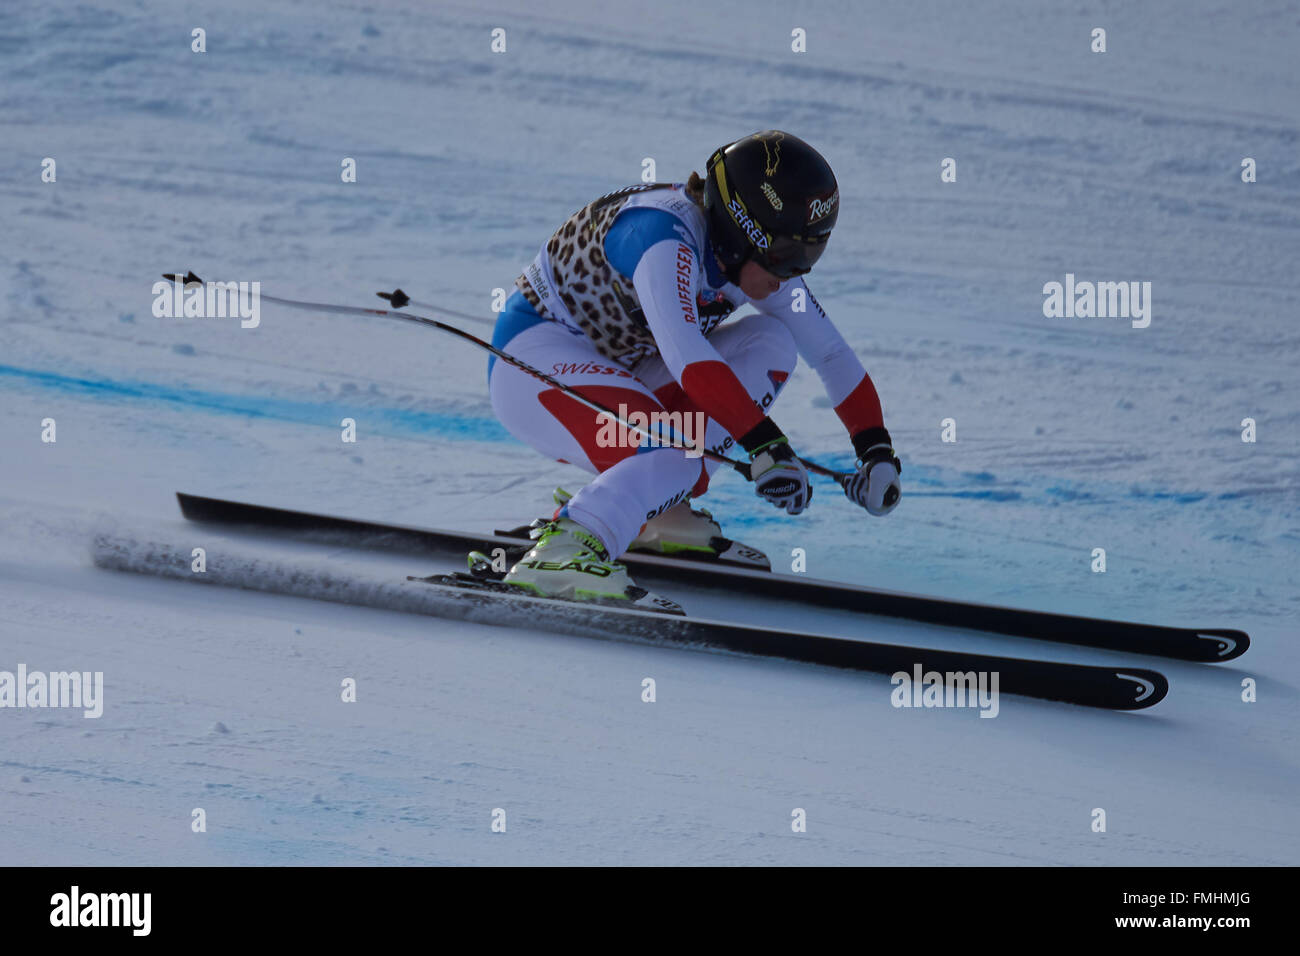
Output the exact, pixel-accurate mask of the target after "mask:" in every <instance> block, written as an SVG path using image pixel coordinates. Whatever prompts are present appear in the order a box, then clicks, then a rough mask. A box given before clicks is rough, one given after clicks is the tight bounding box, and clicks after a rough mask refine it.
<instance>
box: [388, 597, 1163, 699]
mask: <svg viewBox="0 0 1300 956" xmlns="http://www.w3.org/2000/svg"><path fill="white" fill-rule="evenodd" d="M407 580H408V581H412V582H416V583H419V584H423V585H426V586H429V587H432V588H436V589H438V590H439V591H443V592H451V593H463V594H465V595H467V596H468V598H469V600H471V601H473V602H475V603H476V604H478V606H479V607H480V609H488V608H491V609H492V610H493V611H494V612H496V617H495V619H494V620H490V621H489V620H486V619H485V618H483V617H482V616H480V617H479V618H478V620H479V621H481V622H483V623H500V624H504V625H507V626H512V627H521V626H526V627H533V628H540V629H542V630H551V631H558V632H559V633H564V634H571V633H573V627H574V616H575V614H576V615H581V617H582V618H583V623H584V627H585V628H586V629H588V630H590V629H593V628H594V629H596V630H598V631H600V632H602V633H601V634H600V636H605V637H607V636H608V635H610V634H617V635H621V636H623V637H626V638H632V639H636V640H639V641H650V642H653V643H668V644H679V645H690V646H695V647H701V648H708V649H711V650H720V651H731V652H734V653H740V654H749V655H754V656H759V657H777V658H782V659H784V660H791V661H800V662H803V663H808V664H821V665H825V666H829V667H838V668H844V669H848V670H858V671H869V672H874V673H878V674H889V675H898V674H906V675H907V677H908V680H909V681H914V675H922V679H924V677H925V676H927V675H936V677H934V678H930V679H931V680H932V681H933V686H935V687H936V688H937V689H938V693H939V694H940V695H942V693H943V692H944V690H945V688H947V687H948V686H949V685H951V684H954V683H955V682H962V683H963V686H969V687H973V686H974V682H975V681H976V680H977V675H979V674H984V675H993V674H996V675H997V681H998V683H997V687H998V692H999V693H1007V694H1016V695H1019V696H1021V697H1039V698H1043V699H1045V700H1055V701H1062V702H1065V703H1070V704H1079V705H1082V706H1085V707H1104V708H1109V709H1112V710H1140V709H1142V708H1146V707H1150V706H1152V705H1153V704H1157V703H1159V702H1160V701H1161V700H1163V699H1164V697H1165V695H1166V694H1167V693H1168V692H1169V682H1168V681H1167V680H1166V679H1165V677H1164V675H1163V674H1160V673H1158V672H1157V671H1153V670H1146V669H1145V668H1136V667H1119V668H1114V667H1096V666H1091V665H1084V664H1062V663H1057V662H1053V661H1036V660H1025V659H1022V658H1013V657H996V656H992V655H987V654H969V653H966V652H964V651H941V650H933V649H930V648H924V647H909V646H906V645H902V644H881V643H872V642H867V641H854V640H848V639H846V638H839V637H829V636H827V635H824V634H811V633H799V632H797V631H782V630H777V629H775V628H768V627H759V626H756V625H752V624H733V623H729V622H724V621H713V620H707V619H704V618H693V617H689V616H686V617H682V616H678V615H676V614H672V613H668V614H665V613H663V612H656V611H653V610H639V609H633V608H618V607H611V606H609V605H607V604H598V603H594V602H588V601H561V600H556V599H554V598H541V597H535V596H533V595H529V594H526V593H524V592H521V591H520V590H519V589H518V588H513V587H511V586H510V585H508V584H501V583H500V582H499V581H495V580H492V579H490V578H483V577H477V576H475V575H470V574H435V575H431V576H429V577H423V578H418V577H408V578H407Z"/></svg>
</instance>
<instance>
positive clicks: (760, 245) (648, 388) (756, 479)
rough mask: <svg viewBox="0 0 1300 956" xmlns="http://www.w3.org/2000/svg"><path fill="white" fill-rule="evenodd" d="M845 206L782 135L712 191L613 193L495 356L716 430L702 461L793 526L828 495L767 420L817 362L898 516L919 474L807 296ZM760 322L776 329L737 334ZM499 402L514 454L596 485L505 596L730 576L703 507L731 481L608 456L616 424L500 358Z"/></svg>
mask: <svg viewBox="0 0 1300 956" xmlns="http://www.w3.org/2000/svg"><path fill="white" fill-rule="evenodd" d="M839 198H840V197H839V187H838V184H837V183H836V181H835V176H834V174H833V173H832V172H831V168H830V166H829V164H827V162H826V160H825V159H824V158H823V157H822V156H821V155H820V154H819V153H818V152H817V151H816V150H815V149H813V148H812V147H811V146H809V145H808V144H807V143H805V142H804V141H803V140H801V139H798V138H797V137H795V136H792V135H790V134H789V133H783V132H780V131H779V130H767V131H764V132H760V133H755V134H753V135H751V136H747V137H745V138H743V139H740V140H737V141H735V142H733V143H730V144H729V145H727V146H724V147H722V148H721V149H718V150H717V151H715V152H714V153H713V155H712V157H711V158H710V159H709V162H708V166H707V169H706V173H705V177H704V178H703V179H702V178H701V177H700V176H699V175H698V174H697V173H691V175H690V179H689V181H688V182H687V183H686V184H684V185H683V184H652V185H644V186H632V187H629V188H627V189H622V190H619V191H617V192H613V193H610V194H608V195H606V196H603V197H601V198H600V199H597V200H595V201H594V202H592V203H589V204H588V205H586V206H584V207H583V208H582V209H580V210H579V211H578V212H576V213H574V214H573V215H572V216H570V217H569V218H568V219H567V220H565V222H564V224H563V225H561V226H560V228H559V229H558V230H557V231H556V232H555V234H554V235H552V236H551V238H550V240H549V241H548V242H547V243H546V244H545V245H544V246H543V247H542V249H541V250H540V251H539V252H538V254H537V257H536V258H535V259H534V260H533V262H532V264H531V265H530V266H528V268H527V269H525V271H524V272H523V274H522V275H521V276H520V277H519V278H518V279H517V280H516V281H515V285H516V287H517V288H516V289H515V291H514V292H513V293H512V294H511V296H510V298H509V299H508V300H507V301H506V305H505V309H504V311H503V312H502V313H501V315H500V317H499V319H498V320H497V323H496V328H495V331H494V335H493V339H492V344H493V345H495V346H497V347H498V348H500V349H504V350H507V351H509V352H510V353H512V354H513V355H515V356H516V357H518V358H520V359H522V360H523V361H524V362H526V363H527V364H529V365H531V366H533V367H534V368H539V369H542V370H543V371H546V372H548V373H549V374H550V375H552V376H553V377H555V378H556V379H557V380H559V381H561V382H563V383H564V384H565V385H567V386H569V387H571V388H573V389H575V390H576V391H577V392H579V393H580V394H582V395H584V396H585V397H586V398H588V399H591V400H594V401H597V402H599V403H601V404H602V405H604V406H605V407H607V408H611V409H617V410H619V411H620V413H621V414H622V415H623V416H624V418H626V416H627V415H629V414H631V413H635V412H640V413H643V414H645V415H646V416H647V418H649V419H650V420H655V421H662V420H663V416H664V413H668V412H675V413H681V414H682V415H693V414H695V413H703V415H704V416H707V430H706V432H705V434H704V435H703V436H697V437H696V441H697V442H698V441H700V440H701V437H702V440H703V444H704V446H705V447H707V448H708V449H710V450H711V451H715V452H719V453H726V452H728V451H729V450H730V449H732V448H733V447H734V446H737V445H738V446H739V447H740V448H741V449H743V450H744V452H745V453H746V454H747V455H748V457H749V462H750V469H751V477H752V481H753V484H754V490H755V492H756V493H757V494H758V496H759V497H761V498H765V499H766V500H767V501H768V502H770V503H771V504H773V505H775V506H776V507H778V508H783V509H784V510H785V511H787V512H788V513H789V514H791V515H797V514H799V513H801V512H802V511H804V509H805V508H807V507H808V505H809V502H810V501H811V500H812V491H813V489H812V485H811V484H810V482H809V479H808V473H807V471H806V470H805V468H804V466H803V464H802V463H801V462H800V461H799V459H798V458H797V457H796V455H795V452H794V450H793V449H792V448H791V446H790V442H789V440H788V439H787V437H786V436H785V434H784V433H783V432H782V431H781V429H780V428H778V427H777V425H776V424H775V423H774V422H773V421H772V419H771V418H769V417H768V414H767V413H768V410H769V409H770V407H771V406H772V404H773V402H775V400H776V399H777V397H778V396H779V395H780V393H781V390H782V388H783V386H784V385H785V383H786V381H787V380H788V378H789V376H790V373H791V372H792V371H793V370H794V367H795V363H796V361H797V357H798V356H799V355H802V356H803V357H804V359H805V360H806V361H807V362H808V363H809V364H810V365H812V367H813V368H814V369H815V370H816V371H817V373H818V374H819V376H820V377H821V379H822V383H823V385H824V386H825V388H826V392H827V394H828V396H829V397H830V401H831V404H832V405H833V406H834V408H835V412H836V414H837V415H838V416H839V418H840V420H841V421H842V422H843V423H844V426H845V427H846V428H847V429H848V432H849V436H850V439H851V441H852V444H853V448H854V451H855V452H856V456H857V474H856V475H855V476H854V477H853V478H852V479H850V480H848V481H846V482H844V491H845V494H846V495H847V496H848V498H849V500H851V501H853V502H854V503H856V504H858V505H860V506H862V507H863V508H865V509H866V510H867V511H868V512H869V513H870V514H873V515H884V514H888V513H889V512H890V511H892V510H893V509H894V507H896V506H897V504H898V500H899V495H900V494H901V486H900V483H899V471H900V470H901V465H900V463H899V461H898V458H897V456H896V455H895V453H894V449H893V447H892V441H891V439H890V437H889V432H888V431H886V430H885V427H884V421H883V417H882V412H881V407H880V399H879V398H878V396H877V394H876V389H875V387H874V385H873V384H872V382H871V378H870V376H868V375H867V373H866V371H865V370H864V369H863V367H862V364H861V362H860V361H859V360H858V358H857V356H856V355H855V354H854V353H853V351H852V350H851V349H850V348H849V347H848V345H847V344H846V343H845V341H844V339H843V337H842V336H841V335H840V333H839V331H838V330H837V329H836V328H835V326H834V325H832V324H831V321H830V319H829V318H827V316H826V313H825V312H824V311H822V308H821V306H820V305H819V304H818V303H817V300H816V299H815V298H813V295H812V293H811V292H810V291H809V290H808V287H807V286H806V285H805V284H804V280H803V278H802V277H803V276H804V275H805V274H806V273H808V272H809V271H810V270H811V268H812V266H813V264H814V263H816V262H817V260H818V258H819V257H820V256H821V254H822V252H823V251H824V250H825V248H826V242H827V239H828V238H829V237H830V233H831V229H832V228H833V227H834V225H835V221H836V218H837V217H838V214H839ZM745 303H752V304H753V305H754V307H755V308H756V309H757V310H758V313H757V314H755V315H750V316H747V317H745V318H743V319H741V320H739V321H736V322H732V323H729V324H727V325H725V326H723V325H722V322H723V320H724V319H726V318H727V316H728V315H729V314H730V313H731V312H732V311H734V310H735V309H736V308H737V307H739V306H741V305H743V304H745ZM488 383H489V390H490V393H491V399H492V407H493V410H494V411H495V412H496V414H497V417H498V418H499V419H500V420H501V422H502V424H504V425H505V427H506V428H507V429H508V430H509V431H510V432H511V434H513V435H514V436H515V437H516V438H519V439H520V440H521V441H523V442H525V443H526V444H528V445H531V446H532V447H533V448H535V449H537V450H538V451H540V452H541V453H543V454H545V455H547V456H548V457H550V458H553V459H558V460H560V461H564V462H569V463H572V464H575V465H578V466H579V467H581V468H583V469H585V470H587V471H589V472H592V473H594V474H595V475H596V477H595V479H594V480H593V481H592V482H591V483H590V484H588V485H586V486H585V487H584V488H582V489H581V490H580V491H579V492H578V493H577V494H576V495H573V496H572V497H568V496H567V495H566V494H564V493H563V492H561V491H559V490H558V489H557V492H556V503H557V504H559V505H560V506H561V507H560V508H559V510H558V511H556V512H555V514H554V516H553V517H552V518H551V519H545V520H542V521H538V522H535V523H534V531H533V535H534V539H535V544H534V546H533V548H532V550H530V551H529V552H528V553H527V554H526V555H524V557H523V558H522V559H521V560H520V561H519V562H518V563H517V564H516V565H515V566H514V567H513V568H512V569H511V570H510V571H509V573H508V574H507V575H506V577H505V578H504V581H505V582H506V583H507V584H512V585H514V586H516V587H520V588H524V589H527V590H529V591H532V592H534V593H536V594H539V595H542V596H546V597H560V598H572V599H578V600H621V599H630V598H632V597H634V596H637V595H641V596H644V595H645V594H646V593H647V592H645V591H644V589H639V588H636V587H635V586H634V585H633V583H632V581H631V580H630V578H629V577H628V573H627V570H626V568H625V567H624V566H623V565H622V564H620V563H618V562H617V560H616V559H617V558H619V557H620V556H621V555H622V554H623V553H624V552H625V551H628V550H633V549H635V550H648V551H657V552H660V553H680V552H690V553H693V554H694V555H695V556H699V557H704V558H710V557H716V555H717V550H718V547H719V543H720V542H722V543H725V542H726V539H724V538H722V537H721V528H720V527H719V525H718V524H717V522H715V521H714V520H713V518H712V516H711V515H710V514H709V513H708V512H706V511H699V510H695V509H692V508H691V500H692V499H693V498H697V497H699V496H700V495H701V494H703V493H704V491H705V489H706V488H707V487H708V483H709V477H710V475H711V474H712V473H713V472H714V471H715V470H716V468H717V466H718V463H717V462H714V461H710V460H708V459H707V458H701V457H700V456H699V454H698V452H696V453H694V454H691V453H689V452H687V451H683V450H682V449H681V448H677V447H665V446H662V445H656V443H654V442H651V441H648V440H645V439H644V438H642V437H641V436H639V435H637V434H635V433H631V432H627V431H619V433H618V434H619V439H620V440H618V441H610V440H609V436H610V430H609V428H608V420H607V419H604V420H603V419H602V418H600V417H598V415H597V413H595V412H593V411H592V410H591V409H590V408H588V407H587V406H586V405H584V404H582V403H581V402H578V401H577V400H575V399H574V398H572V397H571V396H568V395H565V394H564V393H563V392H562V391H560V390H558V389H556V388H554V387H552V386H550V385H548V384H546V383H544V382H541V381H540V380H538V379H536V378H534V377H532V376H530V375H528V374H527V373H526V372H524V371H522V370H520V369H517V368H515V367H513V366H511V365H509V364H508V363H506V362H497V361H496V359H495V356H493V357H492V358H491V359H489V361H488ZM654 413H659V416H660V417H659V418H651V416H652V415H654ZM692 420H699V419H698V418H696V419H692Z"/></svg>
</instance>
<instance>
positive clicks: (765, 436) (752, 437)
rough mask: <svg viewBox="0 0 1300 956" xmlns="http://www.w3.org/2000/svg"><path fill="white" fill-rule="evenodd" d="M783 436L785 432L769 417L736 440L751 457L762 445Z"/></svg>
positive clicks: (778, 439)
mask: <svg viewBox="0 0 1300 956" xmlns="http://www.w3.org/2000/svg"><path fill="white" fill-rule="evenodd" d="M784 437H785V432H783V431H781V429H779V428H777V427H776V422H774V421H772V419H770V418H764V419H763V420H762V421H761V422H759V423H758V424H757V425H755V426H754V427H753V428H751V429H750V430H749V431H747V432H745V434H743V435H741V436H740V438H739V439H737V440H738V441H739V442H740V447H741V448H743V449H745V451H747V452H748V453H749V456H750V457H751V458H752V457H753V456H754V453H755V452H756V451H758V450H759V449H760V448H762V447H763V446H764V445H770V444H771V443H772V442H774V441H780V440H781V439H782V438H784Z"/></svg>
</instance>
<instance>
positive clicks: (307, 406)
mask: <svg viewBox="0 0 1300 956" xmlns="http://www.w3.org/2000/svg"><path fill="white" fill-rule="evenodd" d="M6 379H9V380H18V381H21V382H25V383H27V384H30V385H34V386H36V387H37V388H42V389H47V390H50V391H55V392H62V393H64V394H67V395H80V396H86V397H93V398H103V399H122V400H129V401H140V402H161V403H166V404H172V405H181V406H185V407H189V408H196V409H200V410H202V411H205V412H210V413H213V414H224V415H248V416H251V417H256V418H267V419H278V420H281V421H288V422H297V423H300V424H305V425H321V426H325V427H329V428H337V427H338V423H339V421H340V419H342V418H344V417H352V418H356V417H358V415H364V416H365V421H366V423H367V427H368V428H369V429H371V430H373V431H375V432H377V433H379V434H389V435H392V434H409V435H418V436H427V435H430V434H434V435H438V436H439V437H442V438H450V439H453V440H458V441H493V442H498V441H500V442H504V441H509V442H513V441H515V439H514V438H513V437H512V436H511V435H510V433H509V432H507V431H506V430H505V428H504V427H503V426H502V425H501V424H500V423H499V422H497V421H495V420H493V419H490V418H477V417H474V416H472V415H451V414H447V413H443V412H431V411H419V410H415V409H407V408H383V407H375V406H367V405H364V404H361V403H346V402H342V401H339V400H337V399H331V400H328V401H323V402H304V401H294V400H291V399H283V398H271V397H268V396H263V395H239V394H233V393H226V392H212V391H205V390H202V389H195V388H187V387H184V386H179V385H161V384H158V383H156V382H128V381H114V380H111V379H101V378H82V377H77V376H72V375H60V374H58V373H56V372H43V371H39V370H36V369H26V368H16V367H14V366H11V365H0V383H3V382H4V381H5V380H6Z"/></svg>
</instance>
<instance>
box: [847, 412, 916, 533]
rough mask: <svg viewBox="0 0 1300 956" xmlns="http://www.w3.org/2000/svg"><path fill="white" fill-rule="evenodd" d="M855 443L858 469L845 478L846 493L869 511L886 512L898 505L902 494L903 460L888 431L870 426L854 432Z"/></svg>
mask: <svg viewBox="0 0 1300 956" xmlns="http://www.w3.org/2000/svg"><path fill="white" fill-rule="evenodd" d="M864 439H865V440H864ZM881 439H883V440H881ZM853 444H854V447H855V448H856V449H858V451H859V455H858V461H857V468H858V473H857V474H856V475H853V476H852V477H850V478H846V479H845V480H844V482H843V484H844V494H845V496H846V497H847V498H848V499H849V501H852V502H853V503H854V504H856V505H859V506H861V507H863V508H866V509H867V512H868V513H869V514H873V515H887V514H889V513H890V512H891V511H893V510H894V509H895V508H896V507H898V502H899V499H900V498H901V497H902V495H903V485H902V482H901V481H900V479H899V477H898V475H899V473H900V472H901V471H902V470H903V464H902V462H900V461H899V460H898V456H897V455H895V454H894V449H893V447H892V446H891V445H890V439H889V432H887V431H885V430H884V429H883V428H875V429H871V432H870V433H864V434H863V435H857V436H854V442H853Z"/></svg>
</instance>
